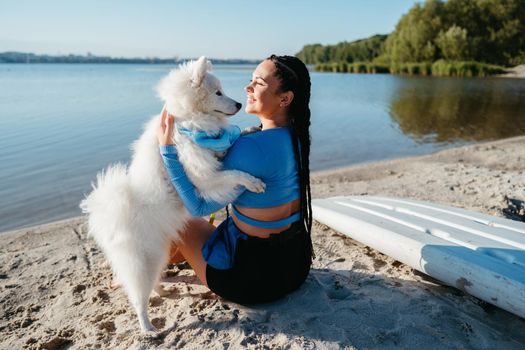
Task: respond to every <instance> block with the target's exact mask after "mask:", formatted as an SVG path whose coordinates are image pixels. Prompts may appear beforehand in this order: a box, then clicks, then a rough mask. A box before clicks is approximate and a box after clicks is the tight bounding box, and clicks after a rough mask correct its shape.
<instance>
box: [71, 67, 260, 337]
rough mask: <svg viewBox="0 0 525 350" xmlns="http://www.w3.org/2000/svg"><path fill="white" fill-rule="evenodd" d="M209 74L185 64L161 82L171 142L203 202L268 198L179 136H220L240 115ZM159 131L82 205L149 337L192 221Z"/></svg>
mask: <svg viewBox="0 0 525 350" xmlns="http://www.w3.org/2000/svg"><path fill="white" fill-rule="evenodd" d="M210 70H211V64H210V63H209V62H208V61H207V60H206V58H205V57H201V58H199V59H198V60H197V61H192V62H189V63H187V64H185V65H181V66H180V67H179V69H176V70H173V71H171V72H170V73H169V75H168V76H167V77H165V78H164V79H163V80H162V81H161V82H160V84H159V86H158V93H159V95H160V97H161V99H162V100H164V101H165V108H166V109H167V111H168V112H169V113H170V114H172V115H174V116H175V128H174V135H173V141H174V143H175V145H176V148H177V152H178V154H179V159H180V161H181V163H182V165H183V167H184V169H185V171H186V173H187V174H188V177H189V178H190V180H191V181H192V182H193V183H194V184H195V186H196V187H197V189H198V190H199V192H200V194H201V196H202V197H203V198H206V199H212V200H215V201H217V202H224V203H226V202H229V201H231V200H233V198H232V195H233V193H234V189H235V188H236V187H237V186H244V187H246V188H247V189H248V190H250V191H253V192H262V191H264V184H263V183H262V182H261V181H260V180H259V179H256V178H254V177H253V176H251V175H249V174H246V173H243V172H240V171H235V170H228V171H223V170H222V169H221V168H222V163H221V162H220V159H218V155H217V154H215V152H214V151H212V150H210V149H206V148H201V147H200V146H198V145H197V144H195V143H194V142H193V141H191V140H190V139H189V138H188V137H187V136H185V135H183V134H182V133H180V132H179V131H178V128H180V127H182V128H185V129H190V130H199V131H204V132H206V133H209V134H214V133H217V132H219V130H220V129H221V128H222V127H225V126H226V124H227V117H228V116H231V115H234V114H235V113H237V112H238V111H239V109H240V107H241V104H240V103H238V102H236V101H234V100H233V99H231V98H229V97H227V96H226V95H225V94H224V93H223V90H222V88H221V84H220V82H219V80H218V79H217V78H216V77H215V76H213V75H212V74H211V73H210ZM159 125H160V115H157V116H155V117H153V118H152V119H151V120H150V121H149V122H148V123H147V124H146V125H145V131H144V133H143V134H142V136H141V137H140V138H139V139H138V140H137V141H135V142H134V143H133V145H132V150H133V157H132V162H131V164H130V166H129V168H127V167H126V166H124V165H122V164H116V165H112V166H110V167H109V168H108V169H107V170H106V171H105V172H101V173H99V174H98V175H97V184H96V185H93V191H92V192H91V193H90V194H89V196H87V197H86V199H85V200H83V201H82V203H81V204H80V207H81V208H82V210H83V212H84V213H87V214H88V215H89V220H88V226H89V234H90V235H91V236H92V237H94V239H95V241H96V242H97V244H98V245H99V246H100V247H101V249H102V250H103V252H104V254H105V256H106V258H107V259H108V260H109V262H110V264H111V267H112V269H113V272H114V274H115V277H116V279H117V281H118V282H120V283H121V284H122V286H123V288H124V290H125V292H126V294H127V296H128V298H129V300H130V302H131V304H132V305H133V307H134V308H135V311H136V312H137V316H138V319H139V322H140V326H141V328H142V330H143V331H151V330H155V327H154V326H153V325H152V324H151V322H150V320H149V318H148V311H147V305H148V300H149V295H150V293H151V291H152V289H154V288H155V291H157V292H158V293H159V294H161V295H162V294H163V292H164V291H163V290H162V288H161V287H160V284H159V278H160V275H161V272H162V270H163V267H165V265H166V263H167V261H168V257H169V249H170V242H171V241H177V240H178V239H180V238H179V236H178V232H179V231H180V230H182V229H183V228H184V226H185V223H186V222H187V220H188V219H189V218H190V215H189V213H188V212H187V210H186V209H185V208H184V206H183V204H182V202H181V200H180V198H179V197H178V195H177V193H176V191H175V190H174V188H173V186H172V184H171V183H170V182H169V179H168V177H167V174H166V171H165V169H164V165H163V162H162V158H161V156H160V153H159V145H158V141H157V132H158V128H159Z"/></svg>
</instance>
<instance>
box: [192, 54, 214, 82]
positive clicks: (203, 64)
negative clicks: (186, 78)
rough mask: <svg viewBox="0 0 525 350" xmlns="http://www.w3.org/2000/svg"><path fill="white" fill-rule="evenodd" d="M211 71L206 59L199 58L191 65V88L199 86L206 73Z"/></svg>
mask: <svg viewBox="0 0 525 350" xmlns="http://www.w3.org/2000/svg"><path fill="white" fill-rule="evenodd" d="M208 70H211V64H210V63H209V62H208V60H207V59H206V57H204V56H201V57H199V59H198V60H197V61H196V62H195V64H194V65H193V73H192V75H191V87H193V88H197V87H199V86H201V84H202V81H203V80H204V77H205V76H206V72H207V71H208Z"/></svg>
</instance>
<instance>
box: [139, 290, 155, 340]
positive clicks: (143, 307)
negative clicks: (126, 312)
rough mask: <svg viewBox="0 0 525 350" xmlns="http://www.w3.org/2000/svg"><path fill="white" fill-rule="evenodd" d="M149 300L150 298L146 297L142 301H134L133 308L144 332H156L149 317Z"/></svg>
mask: <svg viewBox="0 0 525 350" xmlns="http://www.w3.org/2000/svg"><path fill="white" fill-rule="evenodd" d="M148 300H149V296H146V297H145V298H141V300H136V301H133V307H135V311H136V312H137V317H138V318H139V323H140V328H141V329H142V332H155V331H156V330H157V328H155V326H154V325H153V324H152V323H151V321H150V320H149V316H148Z"/></svg>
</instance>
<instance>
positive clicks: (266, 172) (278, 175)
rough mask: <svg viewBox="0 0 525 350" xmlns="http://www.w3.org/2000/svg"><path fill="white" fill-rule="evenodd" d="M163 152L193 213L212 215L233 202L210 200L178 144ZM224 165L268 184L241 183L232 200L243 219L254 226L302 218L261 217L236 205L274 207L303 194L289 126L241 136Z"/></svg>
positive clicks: (165, 162)
mask: <svg viewBox="0 0 525 350" xmlns="http://www.w3.org/2000/svg"><path fill="white" fill-rule="evenodd" d="M160 152H161V155H162V159H163V161H164V165H165V167H166V170H167V172H168V174H169V176H170V179H171V182H172V184H173V185H174V187H175V188H176V190H177V192H178V193H179V196H180V197H181V199H182V201H183V203H184V205H185V207H186V208H187V209H188V211H189V212H190V213H191V214H192V215H193V216H205V215H209V214H211V213H214V212H215V211H217V210H219V209H221V208H223V207H224V206H226V205H227V204H229V203H218V202H215V201H211V200H208V201H207V200H205V199H203V198H202V197H201V196H200V195H199V193H198V191H197V190H196V188H195V186H194V185H193V183H191V182H190V181H189V179H188V177H187V175H186V173H185V171H184V168H183V167H182V164H181V163H180V161H179V159H178V156H177V150H176V148H175V146H173V145H165V146H160ZM223 169H224V170H240V171H244V172H246V173H248V174H251V175H253V176H255V177H257V178H259V179H261V180H262V181H263V182H264V183H265V184H266V190H265V192H263V193H254V192H250V191H248V190H246V189H245V188H244V187H242V186H239V188H238V189H237V195H236V199H235V200H234V201H233V203H232V204H233V210H234V213H235V215H236V217H237V218H238V219H239V220H241V221H243V222H245V223H247V224H250V225H252V226H257V227H262V228H277V227H282V226H285V225H288V224H290V223H292V222H294V221H297V220H298V219H299V218H300V214H299V213H295V214H293V215H291V216H290V217H288V218H284V219H281V220H276V221H261V220H255V219H252V218H249V217H247V216H244V215H242V214H241V213H239V211H238V210H236V209H235V205H238V206H240V207H245V208H266V207H272V206H277V205H281V204H284V203H287V202H290V201H292V200H294V199H297V198H299V178H298V174H297V168H296V163H295V156H294V152H293V145H292V139H291V131H290V129H289V128H287V127H282V128H272V129H266V130H263V131H260V132H255V133H251V134H247V135H244V136H241V137H240V138H239V139H237V141H236V142H235V143H234V144H233V146H232V147H231V148H230V149H229V150H228V153H227V154H226V157H225V158H224V161H223Z"/></svg>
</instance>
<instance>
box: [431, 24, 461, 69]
mask: <svg viewBox="0 0 525 350" xmlns="http://www.w3.org/2000/svg"><path fill="white" fill-rule="evenodd" d="M435 42H436V45H437V47H438V48H439V49H440V50H441V54H442V55H443V57H444V58H445V59H447V60H457V61H462V60H463V61H465V60H468V59H469V57H468V42H467V30H466V29H463V28H461V27H458V26H456V25H453V26H452V27H450V28H449V29H448V30H447V31H446V32H444V31H440V32H439V34H438V36H437V37H436V40H435Z"/></svg>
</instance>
